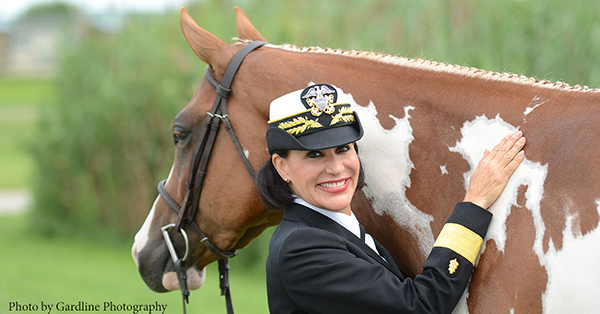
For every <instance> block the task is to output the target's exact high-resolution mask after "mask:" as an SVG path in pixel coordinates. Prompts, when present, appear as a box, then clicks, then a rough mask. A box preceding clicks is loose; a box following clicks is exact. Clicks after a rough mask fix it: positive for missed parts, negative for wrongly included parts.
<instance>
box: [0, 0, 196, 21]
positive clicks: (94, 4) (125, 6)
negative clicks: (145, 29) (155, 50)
mask: <svg viewBox="0 0 600 314" xmlns="http://www.w3.org/2000/svg"><path fill="white" fill-rule="evenodd" d="M52 2H57V0H0V22H9V21H11V20H13V19H14V18H16V17H18V16H19V14H21V13H23V12H25V11H26V10H27V9H28V8H29V7H30V6H32V5H36V4H41V3H52ZM61 2H67V3H72V4H75V5H77V6H79V7H80V8H81V9H83V10H84V11H85V12H88V13H103V12H117V13H126V12H138V11H146V12H147V11H154V12H156V11H163V10H165V9H179V8H180V7H181V6H183V5H184V4H185V3H186V2H188V1H187V0H62V1H61Z"/></svg>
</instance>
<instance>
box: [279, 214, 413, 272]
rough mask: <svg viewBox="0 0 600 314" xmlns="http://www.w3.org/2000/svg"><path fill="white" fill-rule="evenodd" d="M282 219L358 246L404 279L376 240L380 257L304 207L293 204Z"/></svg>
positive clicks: (343, 230) (358, 240)
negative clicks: (341, 238) (332, 234)
mask: <svg viewBox="0 0 600 314" xmlns="http://www.w3.org/2000/svg"><path fill="white" fill-rule="evenodd" d="M283 219H288V220H292V221H298V222H302V223H304V224H306V225H309V226H312V227H316V228H319V229H323V230H327V231H329V232H332V233H334V234H336V235H338V236H340V237H343V238H345V239H347V240H348V241H350V242H352V243H353V244H354V245H356V246H358V247H359V248H360V249H361V250H363V251H364V252H365V253H367V255H369V256H370V257H371V258H373V259H374V260H376V261H377V262H379V263H380V264H381V265H383V266H385V267H386V268H387V269H389V270H390V271H391V272H393V273H394V274H395V275H396V276H397V277H398V278H400V279H401V280H404V278H405V277H406V276H404V274H402V272H401V271H400V269H399V268H398V266H397V265H396V263H395V262H394V259H393V258H392V256H391V255H390V254H389V252H388V251H387V250H386V249H385V248H384V247H383V245H381V244H380V243H379V242H378V241H377V240H375V244H376V247H377V250H378V251H379V252H380V254H381V256H380V255H379V254H377V252H375V251H373V250H372V249H371V248H370V247H369V246H368V245H367V244H366V243H365V242H364V241H362V240H361V239H360V238H358V237H356V235H354V234H353V233H352V232H350V231H348V230H347V229H346V228H344V227H342V226H341V225H340V224H338V223H337V222H335V221H333V220H332V219H330V218H329V217H327V216H324V215H321V214H320V213H318V212H316V211H314V210H312V209H310V208H307V207H305V206H302V205H299V204H293V205H291V206H289V207H287V208H286V209H285V212H284V214H283ZM382 256H383V258H385V260H384V259H383V258H381V257H382ZM386 260H387V261H390V263H391V264H390V263H388V262H386Z"/></svg>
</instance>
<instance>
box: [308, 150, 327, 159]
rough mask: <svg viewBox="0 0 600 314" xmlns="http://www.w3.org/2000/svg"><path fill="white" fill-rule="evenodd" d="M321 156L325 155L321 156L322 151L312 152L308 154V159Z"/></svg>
mask: <svg viewBox="0 0 600 314" xmlns="http://www.w3.org/2000/svg"><path fill="white" fill-rule="evenodd" d="M321 156H323V154H321V152H320V151H310V152H308V154H306V157H308V158H319V157H321Z"/></svg>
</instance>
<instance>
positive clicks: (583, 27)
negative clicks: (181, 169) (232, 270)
mask: <svg viewBox="0 0 600 314" xmlns="http://www.w3.org/2000/svg"><path fill="white" fill-rule="evenodd" d="M236 5H237V6H240V7H241V8H242V9H243V10H244V11H245V12H246V14H247V15H248V16H249V17H250V19H251V20H252V22H253V23H254V26H255V27H256V28H257V29H258V30H259V32H261V33H262V35H263V36H264V37H265V38H266V39H267V40H268V41H269V42H271V43H274V44H280V43H290V44H295V45H298V46H321V47H332V48H340V49H346V50H364V51H374V52H381V53H386V54H391V55H399V56H405V57H410V58H423V59H428V60H434V61H439V62H446V63H450V64H459V65H465V66H470V67H477V68H481V69H485V70H489V71H496V72H510V73H517V74H522V75H526V76H534V77H537V78H540V79H547V80H551V81H557V80H561V81H565V82H567V83H569V84H572V85H587V86H590V87H598V86H600V63H598V62H597V56H598V51H600V19H599V17H600V2H598V1H595V0H579V1H571V2H569V1H558V0H520V1H517V0H497V1H484V0H437V1H432V0H411V1H395V0H380V1H375V0H370V1H369V0H364V1H358V0H330V1H323V0H305V1H269V0H239V1H233V0H205V1H201V2H192V3H190V4H188V5H187V8H188V11H189V12H190V14H191V15H192V17H193V18H194V19H195V20H196V22H197V23H198V24H199V25H200V26H201V27H203V28H204V29H206V30H208V31H209V32H211V33H213V34H214V35H215V36H217V37H218V38H220V39H221V40H223V41H225V42H230V40H231V38H232V37H236V36H237V34H236V30H235V13H234V9H233V8H234V6H236ZM179 27H180V26H179V16H178V12H175V11H171V12H166V13H164V14H145V15H136V16H131V17H129V18H128V19H127V22H126V23H125V24H124V26H123V28H122V29H121V30H120V31H119V32H117V33H115V34H108V35H106V34H92V35H91V36H89V37H87V38H86V39H84V40H82V41H79V42H71V43H68V44H66V45H65V46H64V47H63V49H62V51H61V60H60V70H59V74H58V76H57V78H56V80H55V95H53V99H55V100H54V101H52V103H51V104H48V105H45V106H42V107H41V108H40V113H39V119H38V123H37V124H36V125H35V128H34V130H35V131H34V134H33V136H31V138H32V140H30V142H29V143H30V144H29V147H30V150H29V151H30V157H29V158H31V159H32V160H33V166H32V168H33V169H34V170H32V171H30V172H31V173H32V174H31V175H32V183H31V187H32V189H33V193H34V204H33V211H32V212H31V215H29V216H28V225H29V229H30V230H35V231H36V232H37V233H38V234H41V235H43V236H44V237H46V238H54V237H56V238H61V237H62V238H65V237H66V238H72V237H83V238H85V239H90V238H94V239H104V240H105V239H107V238H108V239H112V240H113V241H114V242H117V243H124V244H123V245H124V246H127V245H130V244H131V237H132V235H133V234H134V233H135V231H136V230H137V229H138V228H139V227H140V226H141V224H142V222H143V220H144V218H145V216H146V215H147V213H148V210H149V209H150V207H151V205H152V202H153V201H154V199H155V197H156V194H157V192H156V184H157V182H158V181H159V180H160V179H162V178H165V177H166V176H167V175H168V172H169V169H170V166H171V164H172V162H173V152H174V148H173V146H172V141H171V136H170V130H169V129H170V122H171V121H172V119H173V118H174V116H175V115H176V114H177V112H178V111H179V110H181V109H182V108H183V107H184V106H185V105H186V104H187V103H188V101H189V99H191V97H192V95H193V92H194V90H195V88H196V86H197V84H198V83H199V81H200V79H201V77H202V74H203V69H204V67H205V66H206V65H205V64H203V63H202V62H201V61H200V60H198V59H197V58H196V56H195V55H194V53H193V52H192V51H191V49H190V48H189V46H188V44H187V43H186V41H185V39H184V37H183V36H182V34H181V30H180V28H179ZM0 97H1V96H0ZM32 128H33V127H32ZM269 233H270V231H269V232H267V234H266V235H263V236H261V237H260V238H258V239H257V240H256V241H255V242H254V243H253V244H251V245H250V246H249V247H248V248H246V249H244V250H242V251H241V252H240V255H239V256H238V257H236V258H235V259H234V260H236V262H235V263H236V267H238V266H239V267H241V268H242V269H245V270H247V271H249V272H253V273H255V274H258V276H259V277H261V276H262V275H263V272H264V270H263V267H264V266H263V265H264V259H265V258H266V255H267V250H266V245H267V242H268V235H269ZM127 258H129V257H127ZM131 271H132V272H135V267H133V268H132V269H131ZM136 280H140V282H141V279H136ZM249 287H250V288H249V289H252V284H250V285H249ZM257 287H261V288H260V289H261V290H260V292H261V294H260V295H261V296H262V298H264V295H265V294H264V290H263V289H264V284H262V283H261V285H260V286H257ZM262 306H264V302H263V305H262ZM261 309H262V311H263V312H264V311H265V308H264V307H262V308H260V307H259V310H258V312H261ZM242 312H245V313H246V312H249V311H248V310H242Z"/></svg>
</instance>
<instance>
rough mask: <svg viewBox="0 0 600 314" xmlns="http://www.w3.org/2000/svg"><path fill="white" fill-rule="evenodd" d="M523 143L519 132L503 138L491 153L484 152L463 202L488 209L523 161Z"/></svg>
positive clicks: (523, 139) (523, 140)
mask: <svg viewBox="0 0 600 314" xmlns="http://www.w3.org/2000/svg"><path fill="white" fill-rule="evenodd" d="M525 142H526V140H525V138H524V137H523V134H522V133H521V132H520V131H519V132H517V133H515V134H512V135H508V136H506V137H504V138H503V139H502V141H500V143H498V145H496V146H495V147H494V148H493V149H492V151H491V152H490V151H488V150H485V151H484V154H483V158H482V159H481V161H480V162H479V164H478V165H477V167H476V168H475V171H474V172H473V174H472V175H471V179H470V180H469V189H468V190H467V195H466V196H465V201H468V202H473V203H475V204H477V205H479V206H481V207H483V208H488V207H490V206H491V205H492V204H493V203H494V202H495V201H496V199H497V198H498V197H499V196H500V194H501V193H502V190H504V187H505V186H506V183H507V182H508V179H509V178H510V176H511V175H512V174H513V173H514V172H515V170H516V169H517V168H518V166H519V164H520V163H521V161H523V159H524V157H525V154H524V152H523V151H522V149H523V147H524V146H525Z"/></svg>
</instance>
